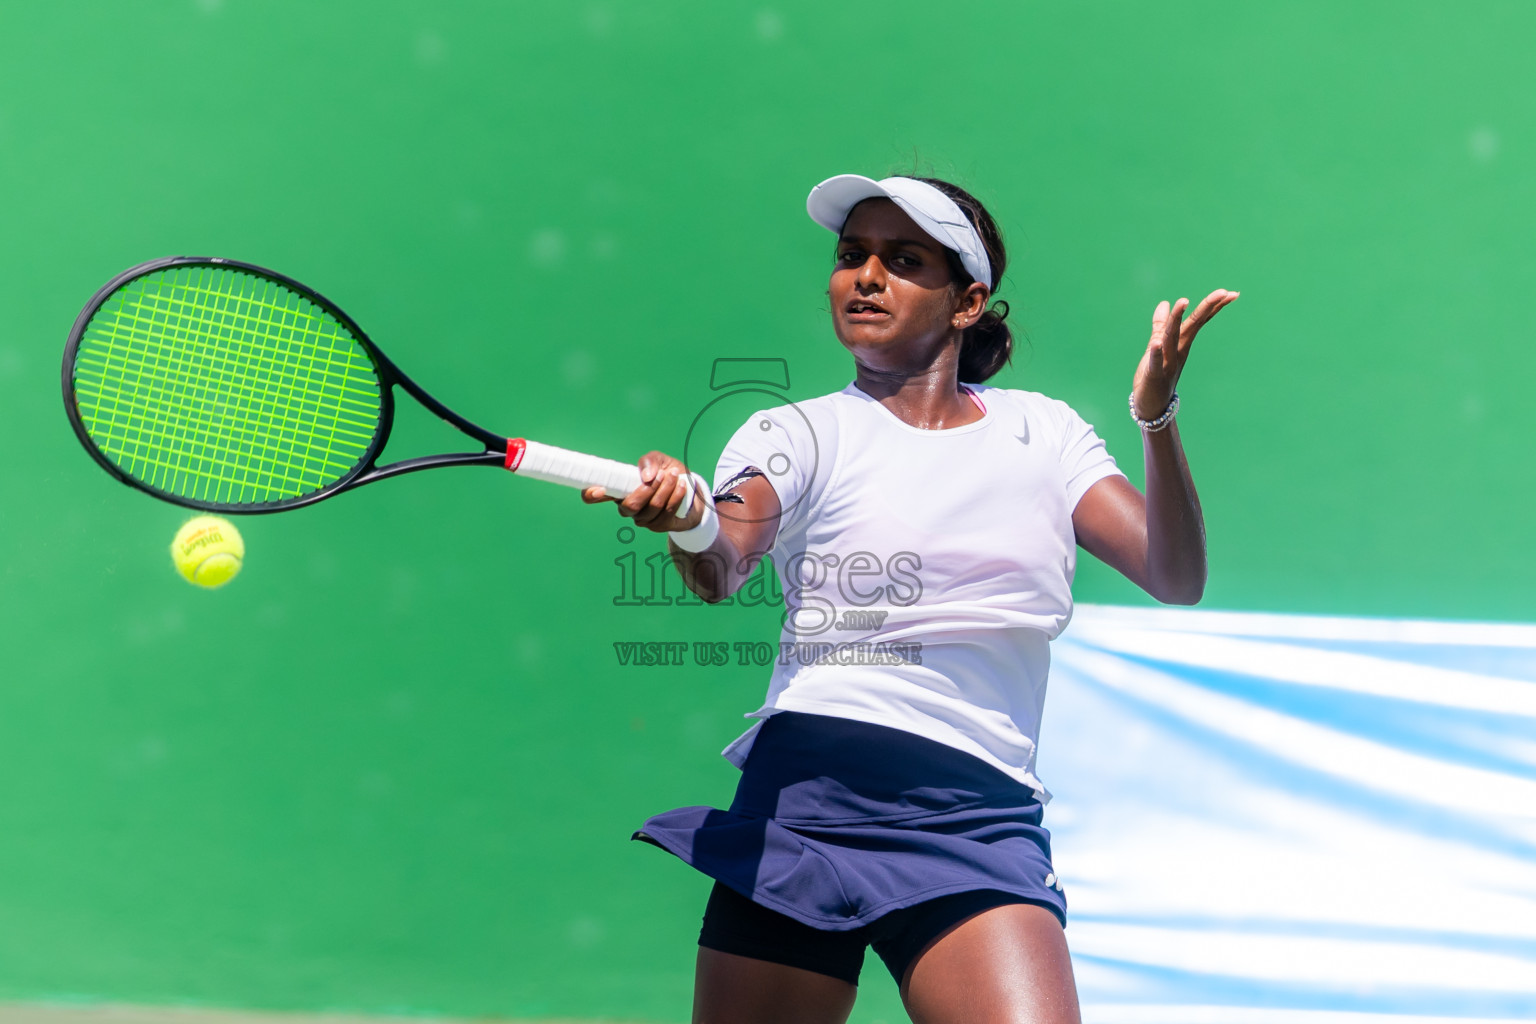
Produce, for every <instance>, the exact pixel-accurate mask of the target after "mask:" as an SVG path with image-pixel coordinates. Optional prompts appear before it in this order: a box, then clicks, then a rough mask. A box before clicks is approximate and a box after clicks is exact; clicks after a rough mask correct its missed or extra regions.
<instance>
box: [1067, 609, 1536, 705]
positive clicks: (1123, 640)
mask: <svg viewBox="0 0 1536 1024" xmlns="http://www.w3.org/2000/svg"><path fill="white" fill-rule="evenodd" d="M1063 642H1064V643H1076V644H1086V645H1089V646H1092V647H1096V648H1099V649H1100V650H1105V651H1114V652H1117V653H1120V654H1130V655H1139V656H1143V657H1148V658H1155V659H1157V660H1159V661H1166V662H1172V663H1174V664H1179V665H1193V666H1196V667H1199V668H1211V669H1220V670H1222V671H1225V672H1234V673H1237V674H1240V675H1245V676H1251V677H1253V678H1256V679H1273V680H1277V681H1279V682H1284V683H1294V684H1297V685H1301V686H1326V687H1331V688H1333V689H1337V690H1348V691H1351V692H1354V693H1366V694H1371V695H1373V696H1378V697H1391V698H1393V699H1396V700H1408V701H1414V702H1417V703H1420V704H1435V705H1439V706H1441V707H1451V708H1462V709H1464V710H1468V711H1493V712H1497V713H1501V714H1507V715H1520V716H1522V717H1525V718H1536V683H1532V682H1526V681H1525V680H1523V679H1502V678H1499V677H1498V676H1489V675H1482V674H1480V673H1476V672H1462V671H1458V670H1456V669H1449V668H1436V667H1434V666H1432V665H1416V664H1414V663H1412V662H1404V661H1395V660H1393V659H1391V658H1378V657H1374V656H1372V655H1368V654H1354V653H1351V652H1348V651H1320V650H1315V649H1313V648H1308V647H1297V646H1295V645H1293V644H1277V643H1266V642H1265V641H1262V640H1246V639H1237V638H1233V637H1224V636H1208V635H1205V634H1201V633H1180V632H1173V631H1170V630H1151V629H1143V628H1139V627H1126V626H1123V625H1120V626H1110V625H1108V624H1105V623H1100V622H1094V621H1090V622H1085V623H1081V624H1079V625H1078V626H1077V627H1076V628H1075V629H1073V631H1072V635H1071V636H1070V637H1068V638H1064V640H1063Z"/></svg>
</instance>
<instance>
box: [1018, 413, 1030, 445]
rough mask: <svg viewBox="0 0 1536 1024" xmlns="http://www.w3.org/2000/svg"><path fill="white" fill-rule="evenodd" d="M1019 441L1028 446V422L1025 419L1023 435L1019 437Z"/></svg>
mask: <svg viewBox="0 0 1536 1024" xmlns="http://www.w3.org/2000/svg"><path fill="white" fill-rule="evenodd" d="M1019 440H1020V441H1023V442H1024V443H1025V444H1029V420H1028V419H1027V418H1026V419H1025V420H1024V433H1022V434H1020V435H1019Z"/></svg>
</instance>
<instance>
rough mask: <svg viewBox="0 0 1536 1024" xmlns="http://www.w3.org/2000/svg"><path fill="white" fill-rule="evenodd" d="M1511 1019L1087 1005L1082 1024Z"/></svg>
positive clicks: (1510, 1021)
mask: <svg viewBox="0 0 1536 1024" xmlns="http://www.w3.org/2000/svg"><path fill="white" fill-rule="evenodd" d="M1521 1019H1523V1018H1515V1017H1422V1016H1418V1015H1416V1014H1412V1015H1404V1014H1395V1013H1354V1012H1349V1011H1341V1010H1285V1009H1273V1008H1270V1007H1267V1006H1202V1005H1195V1006H1188V1005H1186V1006H1165V1005H1159V1004H1156V1003H1090V1004H1088V1005H1085V1006H1084V1007H1083V1024H1518V1022H1519V1020H1521Z"/></svg>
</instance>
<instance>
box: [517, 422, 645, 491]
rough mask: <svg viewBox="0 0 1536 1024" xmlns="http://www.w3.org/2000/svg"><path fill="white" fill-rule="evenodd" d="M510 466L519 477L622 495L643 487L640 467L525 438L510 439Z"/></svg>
mask: <svg viewBox="0 0 1536 1024" xmlns="http://www.w3.org/2000/svg"><path fill="white" fill-rule="evenodd" d="M507 468H508V469H510V470H512V472H514V473H516V474H517V475H518V476H526V477H532V478H533V479H535V480H546V481H548V482H549V483H552V484H564V485H565V486H567V487H575V488H577V489H582V490H584V489H586V488H588V487H601V488H602V489H603V490H605V491H607V492H608V493H609V494H610V495H611V496H613V497H615V498H622V497H624V495H626V494H628V493H629V492H630V491H632V490H634V489H635V488H636V487H639V486H640V469H639V467H638V466H632V465H630V464H629V463H627V462H616V461H614V460H613V459H602V458H598V457H597V456H596V455H584V454H582V453H581V452H573V451H567V450H566V449H564V448H556V447H555V446H554V445H548V444H540V443H539V442H537V441H528V440H525V439H523V438H521V437H514V438H512V439H511V440H510V441H508V442H507Z"/></svg>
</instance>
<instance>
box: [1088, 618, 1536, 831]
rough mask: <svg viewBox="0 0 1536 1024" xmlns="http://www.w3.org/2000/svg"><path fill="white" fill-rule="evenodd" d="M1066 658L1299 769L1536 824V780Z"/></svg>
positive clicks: (1155, 675) (1150, 674)
mask: <svg viewBox="0 0 1536 1024" xmlns="http://www.w3.org/2000/svg"><path fill="white" fill-rule="evenodd" d="M1061 660H1062V661H1063V662H1064V663H1066V664H1067V665H1070V666H1072V667H1073V668H1075V669H1077V670H1078V672H1079V673H1080V674H1081V675H1083V676H1084V677H1086V678H1087V679H1089V680H1092V681H1094V682H1098V683H1102V684H1104V685H1106V686H1110V687H1113V688H1114V689H1117V690H1120V691H1123V692H1126V693H1131V694H1134V695H1136V696H1138V697H1141V698H1143V699H1145V700H1147V701H1150V702H1151V703H1152V704H1153V705H1155V706H1156V707H1158V708H1160V709H1161V710H1163V711H1166V712H1171V713H1173V714H1175V715H1178V716H1179V717H1181V718H1183V719H1185V720H1186V721H1190V722H1196V723H1198V724H1200V725H1203V726H1205V727H1207V728H1210V729H1214V730H1216V731H1218V732H1220V733H1223V734H1225V735H1227V736H1232V737H1237V738H1239V739H1242V740H1243V741H1244V742H1246V743H1248V744H1250V745H1251V746H1253V747H1255V748H1257V749H1260V750H1265V751H1267V752H1269V753H1270V754H1272V755H1274V756H1276V757H1280V758H1282V759H1284V760H1286V761H1290V762H1292V763H1293V764H1299V765H1302V766H1304V767H1307V768H1312V769H1314V770H1316V771H1320V772H1325V773H1327V774H1329V775H1334V776H1337V777H1339V778H1342V779H1346V780H1348V781H1350V782H1353V783H1355V784H1356V785H1361V786H1368V787H1370V788H1372V789H1375V790H1378V791H1381V792H1386V793H1393V794H1396V795H1398V796H1402V797H1407V798H1409V799H1412V800H1419V801H1424V802H1428V803H1432V804H1437V805H1439V806H1443V807H1454V808H1457V809H1459V810H1463V811H1472V812H1475V813H1479V814H1486V815H1488V816H1489V817H1490V818H1493V819H1495V820H1503V821H1510V820H1512V819H1513V820H1516V821H1518V820H1536V780H1530V779H1524V778H1520V777H1519V776H1515V775H1508V774H1505V773H1503V772H1495V771H1489V770H1486V769H1483V768H1472V767H1468V766H1466V765H1460V764H1455V763H1452V762H1448V761H1440V760H1436V759H1434V758H1431V757H1425V756H1423V755H1420V754H1412V753H1408V752H1406V751H1403V750H1398V749H1395V748H1393V747H1390V746H1387V745H1386V744H1383V743H1377V742H1374V741H1372V740H1367V739H1361V738H1360V737H1358V736H1352V735H1350V734H1348V733H1344V732H1339V731H1338V730H1336V729H1330V728H1327V727H1324V726H1320V725H1314V724H1312V723H1311V722H1307V721H1304V720H1303V719H1300V718H1296V717H1294V716H1291V715H1285V714H1281V713H1280V712H1277V711H1271V710H1269V709H1268V708H1264V707H1260V706H1259V705H1257V704H1252V703H1249V702H1248V701H1244V700H1239V699H1237V698H1235V697H1229V696H1227V695H1225V694H1219V693H1213V692H1211V691H1209V690H1206V689H1203V688H1201V687H1198V686H1194V685H1192V684H1190V683H1186V682H1183V681H1182V680H1180V679H1177V678H1176V677H1174V676H1171V675H1169V674H1167V673H1166V672H1159V671H1157V670H1155V669H1150V668H1147V667H1146V666H1143V665H1139V664H1135V663H1132V662H1129V661H1126V660H1124V659H1122V658H1121V657H1120V656H1118V655H1114V654H1105V653H1101V652H1099V651H1095V650H1093V649H1091V648H1087V647H1070V646H1068V647H1065V648H1064V649H1063V650H1062V651H1061ZM1522 834H1523V833H1522Z"/></svg>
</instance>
